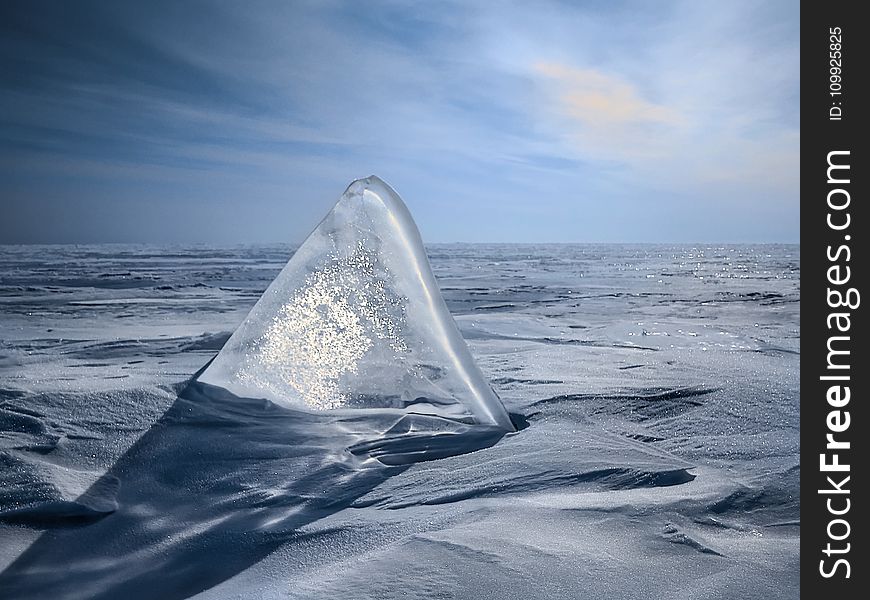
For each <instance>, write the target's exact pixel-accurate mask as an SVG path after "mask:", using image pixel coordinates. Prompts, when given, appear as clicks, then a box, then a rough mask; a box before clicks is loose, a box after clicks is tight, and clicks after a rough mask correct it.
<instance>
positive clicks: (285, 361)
mask: <svg viewBox="0 0 870 600" xmlns="http://www.w3.org/2000/svg"><path fill="white" fill-rule="evenodd" d="M199 381H200V382H203V383H206V384H210V385H214V386H219V387H222V388H225V389H226V390H228V391H230V392H232V393H233V394H236V395H237V396H244V397H251V398H265V399H268V400H271V401H273V402H275V403H277V404H281V405H285V406H289V407H293V408H304V409H309V410H326V409H339V408H399V409H402V408H407V409H408V410H410V411H413V412H419V413H427V414H435V415H441V416H445V417H449V418H454V419H464V420H469V421H474V422H476V423H481V424H487V425H496V426H499V427H502V428H504V429H506V430H513V429H514V427H513V425H512V424H511V421H510V418H509V417H508V415H507V413H506V411H505V409H504V407H503V406H502V404H501V401H500V400H499V399H498V397H497V396H496V395H495V393H494V392H493V390H492V388H491V387H490V386H489V384H488V383H487V381H486V380H485V378H484V376H483V374H482V373H481V371H480V369H479V368H478V366H477V365H476V364H475V362H474V359H473V358H472V357H471V354H470V352H469V350H468V347H467V346H466V344H465V341H464V340H463V339H462V336H461V335H460V333H459V331H458V330H457V328H456V324H455V322H454V321H453V318H452V317H451V316H450V313H449V312H448V310H447V306H446V304H445V303H444V299H443V298H442V297H441V293H440V291H439V289H438V285H437V283H436V282H435V277H434V276H433V274H432V269H431V267H430V266H429V260H428V258H427V257H426V253H425V250H424V249H423V243H422V240H421V238H420V233H419V231H418V230H417V227H416V226H415V225H414V221H413V219H412V218H411V214H410V213H409V212H408V209H407V208H406V207H405V204H404V203H403V202H402V200H401V199H400V198H399V195H398V194H397V193H396V192H395V191H394V190H393V189H392V188H391V187H390V186H389V185H387V184H386V183H385V182H384V181H382V180H381V179H379V178H377V177H374V176H371V177H367V178H365V179H359V180H357V181H354V182H353V183H351V184H350V186H348V188H347V190H346V191H345V192H344V194H343V195H342V197H341V198H340V199H339V200H338V202H337V203H336V204H335V206H334V207H333V208H332V210H331V211H330V212H329V214H328V215H327V216H326V217H325V218H324V219H323V221H322V222H321V223H320V224H319V225H318V226H317V228H316V229H315V230H314V231H313V232H312V233H311V234H310V235H309V236H308V238H307V239H306V240H305V242H304V243H303V244H302V245H301V246H300V247H299V249H298V250H297V252H296V254H295V255H294V256H293V258H292V259H291V260H290V261H289V262H288V263H287V265H286V266H285V267H284V269H283V270H282V271H281V273H280V274H279V275H278V277H276V278H275V280H274V281H273V282H272V284H271V285H270V286H269V287H268V288H267V289H266V291H265V293H264V294H263V296H262V297H261V298H260V300H259V301H258V302H257V304H256V305H255V306H254V308H253V309H252V310H251V312H250V314H249V315H248V317H247V318H246V319H245V321H244V322H243V323H242V324H241V325H240V326H239V328H238V329H237V330H236V331H235V333H234V334H233V335H232V337H230V339H229V340H228V341H227V343H226V344H225V345H224V347H223V349H222V350H221V352H220V354H218V356H217V357H216V358H215V360H214V361H213V362H212V363H211V365H209V367H208V368H207V369H206V370H205V371H204V372H203V373H202V374H201V375H200V377H199Z"/></svg>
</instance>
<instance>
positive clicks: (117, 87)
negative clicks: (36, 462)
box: [0, 0, 800, 243]
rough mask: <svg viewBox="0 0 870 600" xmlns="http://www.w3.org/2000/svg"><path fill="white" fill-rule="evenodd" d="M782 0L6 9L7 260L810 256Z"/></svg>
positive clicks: (795, 64)
mask: <svg viewBox="0 0 870 600" xmlns="http://www.w3.org/2000/svg"><path fill="white" fill-rule="evenodd" d="M798 50H799V7H798V2H797V1H790V2H756V1H753V2H742V1H736V2H721V1H710V2H702V1H675V2H671V1H660V2H647V1H637V2H619V1H614V2H605V1H599V0H595V1H590V2H546V1H541V2H483V1H480V2H423V1H419V2H399V1H383V2H352V1H348V2H333V1H328V0H326V1H318V2H284V1H274V2H264V1H256V2H229V1H217V0H214V1H210V2H196V1H185V2H174V1H171V2H164V1H159V2H138V3H133V2H79V1H77V2H60V1H58V2H39V1H31V2H23V1H22V2H18V1H13V2H4V3H2V4H0V203H2V210H3V215H4V216H3V218H2V219H0V242H6V243H17V242H157V243H167V242H173V243H174V242H178V243H185V242H219V243H223V242H227V243H235V242H282V241H288V242H295V241H300V240H301V239H302V238H303V237H304V236H305V234H306V233H307V232H308V231H310V230H311V229H312V228H313V227H314V226H315V225H316V223H317V222H318V220H319V219H320V218H321V217H322V216H323V215H324V214H325V213H326V211H327V210H328V209H329V207H330V206H331V204H332V203H333V202H334V201H335V200H336V199H337V198H338V196H339V195H340V194H341V192H342V191H343V190H344V188H345V186H346V185H347V183H349V182H350V181H351V180H352V179H354V178H357V177H361V176H365V175H369V174H377V175H379V176H380V177H382V178H383V179H385V180H387V181H388V182H390V183H391V184H392V185H393V186H394V187H395V188H396V189H397V190H398V191H399V193H400V194H401V195H402V197H403V198H404V199H405V201H406V203H407V204H408V206H409V208H410V209H411V212H412V213H413V215H414V217H415V219H416V220H417V223H418V225H419V227H420V229H421V232H422V233H423V237H424V239H425V240H426V241H429V242H449V241H491V242H510V241H517V242H532V241H538V242H543V241H563V242H646V241H649V242H657V241H666V242H670V241H672V242H696V241H701V242H704V241H708V242H714V241H720V242H764V241H782V242H797V241H798V229H799V190H798V187H799V185H798V184H799V173H798V166H799V160H798V155H799V148H800V140H799V127H800V120H799V109H800V106H799V83H800V79H799V51H798Z"/></svg>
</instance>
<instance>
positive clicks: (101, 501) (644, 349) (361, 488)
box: [0, 245, 800, 600]
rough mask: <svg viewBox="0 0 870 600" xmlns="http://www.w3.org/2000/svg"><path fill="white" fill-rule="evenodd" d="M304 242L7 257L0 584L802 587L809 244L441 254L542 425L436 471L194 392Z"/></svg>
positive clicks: (202, 593)
mask: <svg viewBox="0 0 870 600" xmlns="http://www.w3.org/2000/svg"><path fill="white" fill-rule="evenodd" d="M291 254H292V248H290V247H286V246H257V247H204V246H198V247H152V246H117V245H107V246H50V247H34V246H6V247H2V249H0V569H2V573H0V597H3V598H45V597H51V598H118V597H121V598H127V599H133V598H168V599H172V598H187V597H193V596H195V597H197V598H209V599H212V598H299V599H308V598H330V599H332V598H354V599H358V598H499V599H501V598H524V599H527V598H596V599H597V598H660V597H674V598H705V599H706V598H741V599H742V598H764V599H765V600H770V599H773V598H789V599H790V598H796V597H798V594H799V592H798V551H799V541H798V534H799V496H798V487H799V478H800V467H799V459H798V449H799V441H798V428H799V422H800V417H799V411H798V405H799V385H798V366H799V341H798V337H799V333H800V332H799V325H798V317H799V311H800V287H799V275H800V273H799V267H798V265H799V248H798V247H797V246H704V245H698V246H669V245H633V246H632V245H553V246H550V245H538V246H533V245H449V246H432V247H429V254H430V258H431V262H432V265H433V268H434V270H435V274H436V276H437V278H438V283H439V285H440V286H441V289H442V292H443V294H444V296H445V298H446V300H447V304H448V306H449V308H450V310H451V312H452V313H453V315H454V316H455V317H456V319H457V322H458V324H459V326H460V329H461V331H462V334H463V336H464V337H465V339H466V340H467V341H468V343H469V346H470V348H471V350H472V353H473V354H474V356H475V358H476V359H477V361H478V364H479V365H480V367H481V369H482V370H483V372H484V374H485V375H486V376H487V377H488V378H489V380H490V381H491V382H492V384H493V387H494V388H495V389H496V391H497V392H498V393H499V395H500V396H501V398H502V400H503V401H504V404H505V405H506V407H507V409H508V410H509V411H510V412H511V413H513V414H514V418H515V419H517V421H518V422H520V423H523V422H527V423H528V427H525V428H524V429H522V430H521V431H518V432H516V433H511V434H508V435H506V436H504V437H501V435H500V434H499V435H490V436H486V435H479V432H477V433H475V434H473V435H474V436H476V437H475V439H474V440H472V441H471V442H470V443H469V445H468V449H471V448H478V449H477V450H476V451H473V452H467V453H464V454H460V455H454V456H448V457H446V458H440V459H437V460H428V461H425V462H414V450H415V448H417V446H415V444H417V445H418V446H419V444H420V443H421V441H420V439H416V440H414V438H413V436H411V437H410V438H408V437H402V436H396V435H391V434H392V433H395V432H396V431H397V429H396V428H397V427H398V428H399V429H398V430H399V431H407V432H409V433H412V434H413V433H414V432H415V431H418V430H420V427H419V425H420V424H419V423H415V422H414V421H413V419H412V420H411V421H410V422H409V421H408V420H405V421H402V422H401V423H398V424H397V418H395V415H394V416H393V417H392V418H391V417H390V416H389V415H384V414H360V415H356V416H355V415H352V414H347V413H345V414H341V415H336V414H332V413H323V414H319V415H318V414H309V413H300V412H295V411H292V410H288V409H285V408H280V407H277V406H275V405H271V404H269V403H265V402H254V401H244V402H238V401H236V400H235V399H232V398H222V397H220V396H214V395H212V396H208V395H204V394H203V393H201V390H197V389H190V388H187V386H186V382H187V381H189V379H190V377H191V376H192V375H193V374H194V373H195V372H197V371H198V370H199V369H200V368H202V367H203V366H204V365H205V364H206V363H207V362H208V361H209V360H210V359H211V358H212V357H213V356H214V354H215V353H216V352H217V351H218V350H219V349H220V348H221V346H222V345H223V343H224V341H226V339H227V338H228V336H229V335H230V333H231V332H232V331H233V330H234V329H235V327H236V326H237V325H238V324H239V323H240V322H241V321H242V319H243V318H244V317H245V315H246V314H247V311H248V310H249V309H250V308H251V306H253V304H254V302H256V300H257V298H258V297H259V295H260V294H261V293H262V291H263V290H264V289H265V287H266V286H267V285H268V284H269V282H271V280H272V279H273V278H274V276H275V275H276V274H277V272H278V271H279V270H280V268H281V267H282V266H283V265H284V264H285V262H286V261H287V259H288V258H289V257H290V255H291ZM185 390H186V391H185ZM182 392H183V393H182ZM180 393H181V394H182V396H181V397H179V394H180ZM517 415H521V416H517ZM399 420H400V419H399ZM425 425H426V427H429V429H431V427H430V425H431V423H429V424H425ZM426 427H423V429H426ZM445 427H448V428H449V427H450V426H447V425H445ZM402 428H404V429H402ZM451 432H452V433H459V434H461V435H465V432H463V431H458V430H456V429H453V430H451ZM468 435H472V434H468ZM409 439H411V440H412V441H411V442H409V441H408V440H409ZM440 439H443V438H438V437H437V436H430V438H426V439H425V440H423V442H422V443H424V444H425V445H427V447H436V448H437V444H438V443H440V442H439V440H440ZM466 441H467V440H466ZM448 450H449V449H448ZM443 454H451V452H449V451H446V452H444V453H443ZM378 457H380V458H381V459H384V458H385V457H386V459H385V460H377V458H378ZM390 457H392V459H391V458H390ZM396 457H398V458H396Z"/></svg>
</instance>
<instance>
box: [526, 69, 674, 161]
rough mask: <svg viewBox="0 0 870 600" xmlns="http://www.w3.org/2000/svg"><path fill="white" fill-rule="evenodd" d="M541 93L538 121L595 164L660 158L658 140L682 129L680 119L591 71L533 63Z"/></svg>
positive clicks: (622, 83)
mask: <svg viewBox="0 0 870 600" xmlns="http://www.w3.org/2000/svg"><path fill="white" fill-rule="evenodd" d="M533 71H534V73H535V75H536V76H537V77H538V78H539V79H540V80H541V82H542V84H543V85H544V91H545V96H544V97H545V106H544V107H543V111H541V112H542V113H543V114H541V115H540V116H542V117H543V118H544V120H545V121H547V122H549V123H551V124H556V125H557V127H558V128H559V131H560V133H561V134H562V135H563V136H565V137H568V138H569V139H570V140H571V141H572V143H573V145H574V146H575V148H577V149H578V150H580V151H581V153H584V154H585V153H588V152H595V154H596V155H597V156H599V157H601V158H609V159H625V160H631V159H634V158H652V157H661V156H662V155H663V154H667V152H668V148H667V147H666V145H663V143H662V141H663V138H664V137H666V136H663V135H661V134H662V133H663V132H664V131H665V130H667V129H673V128H675V127H678V126H680V125H681V123H682V121H683V120H682V119H681V116H680V114H679V113H678V112H677V111H675V110H673V109H671V108H669V107H667V106H664V105H661V104H656V103H654V102H651V101H649V100H646V99H644V98H643V97H642V95H641V94H640V92H639V91H638V89H637V87H636V86H635V85H633V84H632V83H630V82H628V81H626V80H624V79H622V78H620V77H617V76H615V75H611V74H608V73H604V72H601V71H597V70H595V69H578V68H574V67H571V66H568V65H564V64H559V63H552V62H539V63H536V64H535V65H534V66H533Z"/></svg>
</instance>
